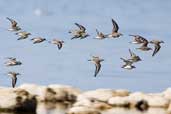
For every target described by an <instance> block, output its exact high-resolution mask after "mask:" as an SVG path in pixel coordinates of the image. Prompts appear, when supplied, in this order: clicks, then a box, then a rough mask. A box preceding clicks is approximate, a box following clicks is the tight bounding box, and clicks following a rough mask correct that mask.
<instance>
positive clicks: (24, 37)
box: [15, 31, 31, 40]
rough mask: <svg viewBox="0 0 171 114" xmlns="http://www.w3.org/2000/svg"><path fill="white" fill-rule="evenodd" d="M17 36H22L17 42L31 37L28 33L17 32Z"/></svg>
mask: <svg viewBox="0 0 171 114" xmlns="http://www.w3.org/2000/svg"><path fill="white" fill-rule="evenodd" d="M15 34H16V35H18V36H20V37H19V38H18V39H17V40H22V39H26V38H28V36H29V35H31V33H29V32H26V31H21V32H17V33H15Z"/></svg>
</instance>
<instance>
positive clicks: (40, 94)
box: [18, 84, 46, 102]
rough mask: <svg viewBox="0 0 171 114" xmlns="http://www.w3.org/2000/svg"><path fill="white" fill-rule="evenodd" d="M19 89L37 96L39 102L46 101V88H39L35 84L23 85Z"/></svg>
mask: <svg viewBox="0 0 171 114" xmlns="http://www.w3.org/2000/svg"><path fill="white" fill-rule="evenodd" d="M18 88H21V89H24V90H26V91H28V92H29V93H30V94H32V95H35V96H36V98H37V100H38V102H40V101H44V99H45V93H46V87H45V86H39V85H35V84H23V85H21V86H19V87H18Z"/></svg>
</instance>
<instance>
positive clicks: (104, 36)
mask: <svg viewBox="0 0 171 114" xmlns="http://www.w3.org/2000/svg"><path fill="white" fill-rule="evenodd" d="M96 33H97V36H96V37H95V39H100V40H102V39H105V38H106V37H107V35H105V34H103V33H102V32H99V31H98V30H97V29H96Z"/></svg>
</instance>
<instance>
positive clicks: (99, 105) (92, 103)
mask: <svg viewBox="0 0 171 114" xmlns="http://www.w3.org/2000/svg"><path fill="white" fill-rule="evenodd" d="M75 106H85V107H92V108H95V109H99V110H106V109H110V108H112V106H111V105H109V104H107V103H105V102H101V101H97V100H93V99H82V100H80V101H77V102H76V103H75V104H74V107H75Z"/></svg>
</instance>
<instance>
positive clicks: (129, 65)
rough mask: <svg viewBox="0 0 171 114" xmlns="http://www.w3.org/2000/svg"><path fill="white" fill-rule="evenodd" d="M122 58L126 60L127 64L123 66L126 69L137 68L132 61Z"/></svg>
mask: <svg viewBox="0 0 171 114" xmlns="http://www.w3.org/2000/svg"><path fill="white" fill-rule="evenodd" d="M120 59H121V60H123V62H125V64H124V65H122V67H121V68H124V69H127V70H132V69H134V68H136V67H135V66H133V65H132V64H133V62H132V61H130V60H126V59H124V58H120Z"/></svg>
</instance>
